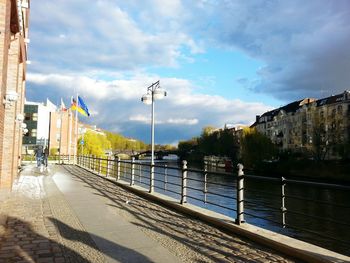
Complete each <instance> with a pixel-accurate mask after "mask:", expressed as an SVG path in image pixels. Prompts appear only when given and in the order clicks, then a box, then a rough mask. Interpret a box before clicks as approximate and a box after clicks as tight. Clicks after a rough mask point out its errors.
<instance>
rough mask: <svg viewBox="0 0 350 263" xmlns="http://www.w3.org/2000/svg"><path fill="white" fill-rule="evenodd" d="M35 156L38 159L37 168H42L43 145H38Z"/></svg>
mask: <svg viewBox="0 0 350 263" xmlns="http://www.w3.org/2000/svg"><path fill="white" fill-rule="evenodd" d="M34 156H35V158H36V166H37V167H40V165H41V162H42V158H43V147H42V146H41V145H38V147H37V148H36V149H35V151H34Z"/></svg>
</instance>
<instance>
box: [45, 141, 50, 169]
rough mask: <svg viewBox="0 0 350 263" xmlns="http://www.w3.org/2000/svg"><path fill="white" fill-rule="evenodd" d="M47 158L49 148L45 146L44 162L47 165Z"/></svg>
mask: <svg viewBox="0 0 350 263" xmlns="http://www.w3.org/2000/svg"><path fill="white" fill-rule="evenodd" d="M48 158H49V148H48V147H47V146H46V147H45V150H44V164H45V167H47V159H48Z"/></svg>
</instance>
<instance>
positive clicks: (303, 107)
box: [252, 91, 350, 159]
mask: <svg viewBox="0 0 350 263" xmlns="http://www.w3.org/2000/svg"><path fill="white" fill-rule="evenodd" d="M252 127H255V128H256V129H257V131H258V132H260V133H263V134H265V135H266V136H267V137H269V138H270V139H271V141H272V142H273V143H275V144H276V145H278V146H279V147H280V149H282V150H292V151H319V153H318V154H320V157H322V159H323V158H326V159H336V158H339V157H340V156H339V149H338V148H339V147H338V146H340V145H344V144H346V143H348V142H349V139H350V91H344V92H343V93H341V94H337V95H333V96H330V97H327V98H323V99H319V100H316V99H310V98H306V99H303V100H299V101H295V102H292V103H290V104H288V105H285V106H283V107H280V108H278V109H274V110H272V111H269V112H265V113H264V114H263V115H261V116H257V117H256V122H255V123H254V124H253V125H252ZM321 155H324V156H321Z"/></svg>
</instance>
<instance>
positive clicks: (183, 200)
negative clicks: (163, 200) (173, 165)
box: [180, 160, 187, 204]
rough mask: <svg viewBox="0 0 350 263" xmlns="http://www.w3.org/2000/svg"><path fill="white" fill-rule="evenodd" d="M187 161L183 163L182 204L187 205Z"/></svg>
mask: <svg viewBox="0 0 350 263" xmlns="http://www.w3.org/2000/svg"><path fill="white" fill-rule="evenodd" d="M186 195H187V161H185V160H183V161H182V180H181V201H180V203H181V204H184V203H187V196H186Z"/></svg>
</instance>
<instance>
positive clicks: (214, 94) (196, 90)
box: [27, 0, 350, 143]
mask: <svg viewBox="0 0 350 263" xmlns="http://www.w3.org/2000/svg"><path fill="white" fill-rule="evenodd" d="M30 39H31V42H30V44H29V45H30V46H29V60H31V65H29V66H28V75H27V99H28V100H31V101H44V100H46V98H49V99H50V100H51V101H52V102H54V103H56V104H59V102H60V100H61V98H62V99H63V100H64V101H65V103H66V105H68V104H69V101H70V96H72V95H74V94H76V93H79V94H80V95H81V97H83V99H84V100H85V102H86V104H87V106H88V107H89V110H90V111H91V113H92V116H91V117H90V118H88V119H87V118H84V119H83V121H85V122H88V123H91V124H96V125H97V126H99V127H101V128H104V129H108V130H111V131H115V132H120V133H122V134H123V135H125V136H130V137H134V138H138V139H142V140H144V141H145V142H149V141H150V139H149V138H150V110H151V109H150V107H149V106H147V105H144V104H142V103H141V101H140V98H141V96H142V95H143V94H144V93H146V88H147V87H148V86H149V85H150V84H152V83H154V82H156V81H157V80H160V84H161V86H162V88H164V89H165V90H166V91H167V92H168V96H167V97H166V98H165V99H164V100H161V101H157V102H156V143H176V142H177V141H179V140H183V139H189V138H191V137H193V136H196V135H199V134H200V132H201V129H202V127H204V126H207V125H213V126H216V127H223V126H224V125H225V124H251V123H252V122H253V121H254V119H255V115H257V114H262V113H263V112H265V111H267V110H269V109H271V108H275V107H279V106H281V105H284V104H286V103H288V102H291V101H293V100H297V99H300V98H303V97H315V98H320V97H325V96H329V95H331V94H335V93H339V92H342V91H344V90H345V89H350V74H349V69H350V1H348V0H344V1H342V0H337V1H334V0H329V1H326V0H308V1H305V0H302V1H301V0H300V1H299V0H295V1H281V0H266V1H255V0H254V1H253V0H246V1H239V0H237V1H234V0H221V1H219V0H143V1H140V0H128V1H125V0H96V1H90V0H74V1H70V0H60V1H38V0H37V1H31V17H30Z"/></svg>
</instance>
